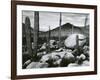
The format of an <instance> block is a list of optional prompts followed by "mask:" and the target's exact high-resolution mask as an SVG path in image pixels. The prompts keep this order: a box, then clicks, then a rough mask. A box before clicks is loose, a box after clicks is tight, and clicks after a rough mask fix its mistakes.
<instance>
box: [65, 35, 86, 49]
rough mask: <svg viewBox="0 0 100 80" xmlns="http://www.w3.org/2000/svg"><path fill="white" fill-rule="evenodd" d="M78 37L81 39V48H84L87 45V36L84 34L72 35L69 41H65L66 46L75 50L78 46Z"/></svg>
mask: <svg viewBox="0 0 100 80" xmlns="http://www.w3.org/2000/svg"><path fill="white" fill-rule="evenodd" d="M77 35H78V38H79V46H83V45H84V43H86V36H85V35H83V34H72V35H70V36H69V37H68V38H67V39H65V42H64V45H65V46H66V47H67V48H75V46H76V45H77V43H76V40H77V38H76V37H77Z"/></svg>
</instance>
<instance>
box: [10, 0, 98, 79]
mask: <svg viewBox="0 0 100 80" xmlns="http://www.w3.org/2000/svg"><path fill="white" fill-rule="evenodd" d="M12 6H13V7H12V15H13V17H12V28H11V30H12V57H11V58H12V59H11V61H12V65H11V66H12V69H11V70H12V77H13V78H14V79H15V78H16V79H25V78H27V79H28V78H45V77H59V76H74V75H89V74H96V73H97V61H96V59H97V41H96V40H97V35H96V33H97V21H96V20H97V16H96V12H97V8H96V6H92V5H91V6H90V5H78V4H77V5H74V4H60V3H41V2H40V3H39V2H23V1H22V2H18V1H17V2H13V4H12Z"/></svg>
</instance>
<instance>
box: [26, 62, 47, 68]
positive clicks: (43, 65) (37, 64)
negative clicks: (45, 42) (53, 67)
mask: <svg viewBox="0 0 100 80" xmlns="http://www.w3.org/2000/svg"><path fill="white" fill-rule="evenodd" d="M47 67H48V63H40V62H31V63H30V64H29V65H28V66H27V67H26V69H32V68H47Z"/></svg>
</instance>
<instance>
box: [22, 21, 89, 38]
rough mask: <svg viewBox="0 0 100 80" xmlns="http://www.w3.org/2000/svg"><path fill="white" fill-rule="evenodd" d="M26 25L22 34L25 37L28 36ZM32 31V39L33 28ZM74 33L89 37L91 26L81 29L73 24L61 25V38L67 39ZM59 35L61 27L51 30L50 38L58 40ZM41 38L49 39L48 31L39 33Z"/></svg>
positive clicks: (32, 34)
mask: <svg viewBox="0 0 100 80" xmlns="http://www.w3.org/2000/svg"><path fill="white" fill-rule="evenodd" d="M25 30H26V28H25V24H24V23H22V33H23V37H24V35H25V34H26V33H25V32H26V31H25ZM29 30H31V38H32V37H33V36H34V29H33V28H32V27H30V28H29ZM72 33H81V34H85V35H86V36H88V35H89V25H88V26H86V27H80V26H74V25H73V24H70V23H66V24H63V25H61V37H64V38H66V37H67V36H69V35H71V34H72ZM58 35H59V27H57V28H55V29H52V30H50V37H51V38H58ZM39 37H40V38H46V37H48V31H46V32H44V31H39Z"/></svg>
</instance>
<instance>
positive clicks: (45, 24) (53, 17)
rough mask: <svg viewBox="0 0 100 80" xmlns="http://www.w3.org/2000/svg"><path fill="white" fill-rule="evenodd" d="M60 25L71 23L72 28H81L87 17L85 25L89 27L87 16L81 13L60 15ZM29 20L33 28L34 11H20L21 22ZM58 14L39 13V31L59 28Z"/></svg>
mask: <svg viewBox="0 0 100 80" xmlns="http://www.w3.org/2000/svg"><path fill="white" fill-rule="evenodd" d="M61 14H62V16H61V19H62V22H61V25H63V24H65V23H71V24H73V25H74V26H79V27H83V26H84V25H85V19H86V17H87V25H89V14H83V13H68V12H65V13H64V12H63V13H61ZM27 16H28V17H29V18H30V23H31V27H32V28H34V11H22V22H23V23H25V18H26V17H27ZM59 19H60V12H39V28H40V31H48V30H49V26H50V29H54V28H56V27H58V26H59Z"/></svg>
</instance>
